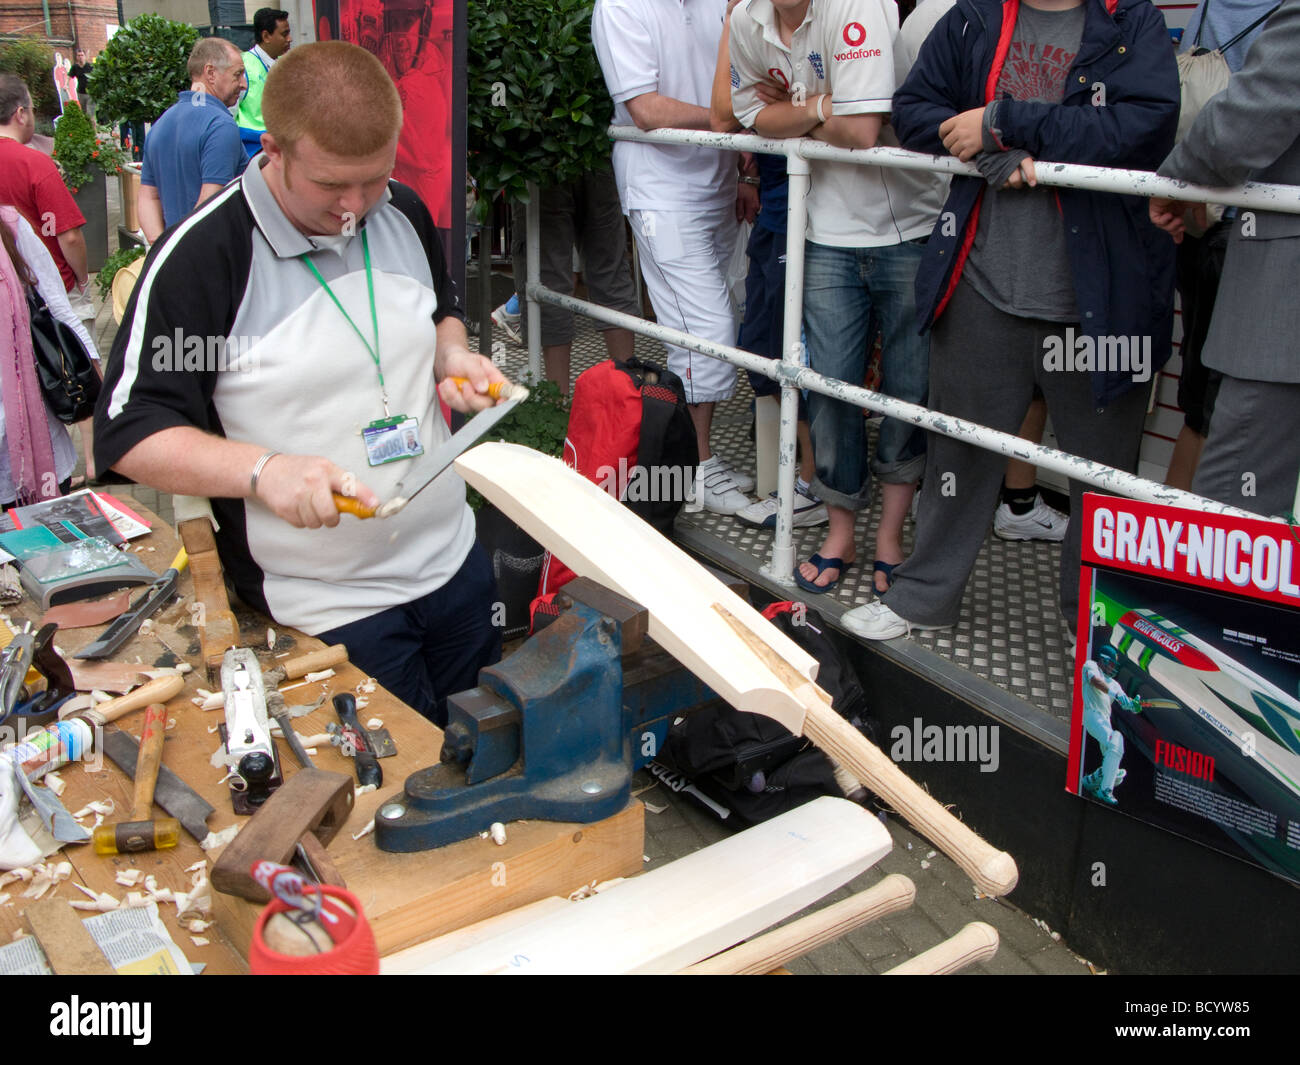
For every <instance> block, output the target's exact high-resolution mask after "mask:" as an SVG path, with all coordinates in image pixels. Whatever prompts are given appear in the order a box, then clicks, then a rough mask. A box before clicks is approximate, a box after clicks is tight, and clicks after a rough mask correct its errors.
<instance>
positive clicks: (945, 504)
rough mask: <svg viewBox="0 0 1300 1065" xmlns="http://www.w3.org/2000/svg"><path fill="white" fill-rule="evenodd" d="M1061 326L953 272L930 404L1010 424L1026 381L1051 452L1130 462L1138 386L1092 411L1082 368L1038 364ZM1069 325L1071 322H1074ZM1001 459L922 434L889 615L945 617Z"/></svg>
mask: <svg viewBox="0 0 1300 1065" xmlns="http://www.w3.org/2000/svg"><path fill="white" fill-rule="evenodd" d="M1065 328H1066V327H1065V326H1064V325H1061V324H1059V323H1056V322H1047V321H1042V320H1040V319H1034V318H1017V317H1015V316H1014V315H1010V314H1005V313H1003V312H1002V311H1000V310H998V309H997V308H996V307H994V306H993V305H992V304H991V303H989V302H988V300H986V299H984V297H983V296H981V295H980V294H979V293H978V292H976V291H975V290H974V289H973V288H971V286H970V285H969V284H967V283H966V282H964V281H963V282H960V283H959V284H958V286H957V290H956V291H955V292H954V293H953V296H952V299H951V300H950V301H949V303H948V306H947V308H946V309H945V311H944V313H943V314H942V315H941V316H940V318H939V320H938V322H937V323H935V326H934V329H933V333H932V337H931V341H930V406H931V407H932V408H933V409H935V410H938V411H942V412H943V413H945V414H951V415H954V416H955V417H958V418H962V419H966V420H969V421H973V422H978V423H980V424H981V425H987V426H988V427H989V428H991V429H999V430H1001V431H1002V432H1004V433H1016V432H1018V431H1019V429H1020V424H1021V422H1022V420H1023V419H1024V416H1025V411H1026V410H1027V409H1028V408H1029V403H1030V401H1031V400H1032V399H1033V394H1034V386H1035V385H1037V386H1038V387H1039V388H1040V389H1041V390H1042V393H1043V397H1044V398H1045V399H1046V400H1047V409H1048V412H1049V413H1050V414H1051V418H1052V426H1053V428H1054V429H1055V431H1056V438H1057V440H1058V441H1059V445H1060V447H1061V449H1062V450H1063V451H1068V452H1070V453H1071V454H1074V455H1082V456H1083V457H1084V458H1089V459H1093V460H1095V461H1097V462H1103V463H1105V464H1106V465H1108V466H1115V467H1117V468H1119V469H1121V470H1128V471H1132V470H1133V469H1134V468H1135V467H1136V465H1137V457H1138V447H1139V444H1140V442H1141V437H1142V422H1143V420H1144V418H1145V415H1146V399H1147V394H1148V391H1149V388H1150V386H1149V384H1141V385H1136V386H1135V387H1134V388H1132V389H1131V390H1130V391H1128V392H1126V393H1124V395H1122V396H1120V397H1119V398H1118V399H1116V400H1112V401H1111V403H1110V404H1109V405H1108V406H1107V407H1106V408H1105V409H1104V410H1098V409H1097V405H1096V403H1095V401H1094V400H1093V398H1092V385H1091V380H1090V374H1089V373H1088V372H1086V371H1085V372H1079V371H1065V370H1050V371H1049V370H1046V369H1044V366H1043V361H1044V354H1045V340H1046V338H1047V337H1049V336H1060V335H1061V333H1062V331H1063V330H1064V329H1065ZM1076 330H1077V327H1076ZM1006 465H1007V460H1006V458H1005V457H1004V456H1002V455H1000V454H997V453H996V452H992V451H985V450H984V449H983V448H978V447H974V446H972V445H968V444H963V443H959V442H958V441H956V440H954V439H952V438H951V437H948V436H943V435H941V434H938V433H933V434H931V436H930V444H929V451H928V453H927V457H926V463H925V480H924V482H923V484H922V488H921V502H920V509H919V510H918V512H917V516H916V547H915V549H914V550H913V551H912V555H911V557H910V558H909V559H908V560H907V561H906V562H904V563H903V564H902V565H901V566H899V567H898V569H897V571H895V574H894V585H893V587H892V588H891V589H890V590H889V593H888V594H887V595H886V596H885V597H884V598H885V602H886V603H887V604H888V605H889V607H890V609H892V610H893V611H894V612H895V613H896V614H898V615H899V617H902V618H906V619H907V620H908V621H914V622H917V623H918V624H922V625H951V624H955V623H956V621H957V619H958V617H959V616H960V614H961V597H962V593H963V592H964V591H965V588H966V580H967V578H968V577H969V576H970V572H971V569H972V567H973V566H974V565H975V559H976V556H977V555H978V554H979V550H980V546H981V545H982V544H983V543H984V537H985V535H986V534H987V533H988V529H989V523H990V522H991V521H992V519H993V513H994V511H995V510H996V509H997V505H998V491H999V489H1000V488H1001V486H1002V475H1003V472H1004V471H1005V469H1006ZM1083 491H1084V486H1083V485H1082V484H1080V483H1079V482H1077V481H1071V482H1070V512H1071V515H1072V516H1073V515H1078V514H1080V513H1081V512H1082V509H1083ZM1080 544H1081V535H1080V523H1079V522H1078V521H1077V520H1074V518H1073V517H1072V518H1071V521H1070V527H1069V529H1068V530H1067V532H1066V536H1065V543H1064V544H1063V545H1062V551H1061V570H1060V607H1061V610H1062V612H1063V613H1064V614H1065V616H1066V618H1067V619H1068V620H1069V622H1070V625H1071V627H1073V626H1074V625H1075V616H1076V614H1077V612H1078V605H1079V557H1080Z"/></svg>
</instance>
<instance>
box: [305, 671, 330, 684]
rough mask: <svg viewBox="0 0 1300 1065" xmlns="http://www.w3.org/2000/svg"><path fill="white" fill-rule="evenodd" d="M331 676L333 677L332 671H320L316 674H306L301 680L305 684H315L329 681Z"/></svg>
mask: <svg viewBox="0 0 1300 1065" xmlns="http://www.w3.org/2000/svg"><path fill="white" fill-rule="evenodd" d="M332 676H334V670H332V669H322V670H320V671H319V672H318V673H308V674H307V675H306V676H305V677H303V678H302V679H303V681H304V682H305V683H307V684H315V683H317V682H318V681H322V680H329V679H330V677H332Z"/></svg>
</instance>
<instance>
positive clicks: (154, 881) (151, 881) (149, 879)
mask: <svg viewBox="0 0 1300 1065" xmlns="http://www.w3.org/2000/svg"><path fill="white" fill-rule="evenodd" d="M144 889H145V890H146V891H147V892H149V894H151V895H153V894H156V893H157V891H158V878H157V877H156V876H153V875H152V874H150V875H149V876H146V877H145V878H144Z"/></svg>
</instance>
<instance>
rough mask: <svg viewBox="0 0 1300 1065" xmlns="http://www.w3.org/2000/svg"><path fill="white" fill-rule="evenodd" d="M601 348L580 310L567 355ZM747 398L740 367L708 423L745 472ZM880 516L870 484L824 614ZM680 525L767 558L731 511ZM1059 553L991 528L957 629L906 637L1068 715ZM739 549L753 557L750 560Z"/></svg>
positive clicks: (579, 357) (732, 558)
mask: <svg viewBox="0 0 1300 1065" xmlns="http://www.w3.org/2000/svg"><path fill="white" fill-rule="evenodd" d="M494 340H495V342H494V344H493V347H494V348H496V351H497V359H498V362H500V363H501V364H502V368H503V370H504V372H506V374H507V375H508V376H510V377H512V378H517V377H522V376H523V375H524V374H525V372H526V371H527V367H528V353H527V349H526V348H523V347H521V346H519V345H517V344H509V343H507V344H502V343H501V342H500V333H499V332H495V333H494ZM636 350H637V354H638V355H639V356H641V357H642V358H646V359H650V360H652V361H656V362H660V363H662V362H663V361H664V356H663V347H662V345H661V344H659V343H658V342H657V341H652V340H649V339H647V338H645V337H637V341H636ZM605 357H606V353H605V346H604V343H603V342H602V340H601V338H600V334H599V333H598V332H597V331H596V330H595V329H594V328H593V326H592V323H591V322H590V320H588V319H584V318H582V317H581V316H578V318H577V322H576V337H575V341H574V345H573V355H572V366H573V369H572V373H573V375H574V377H576V376H577V375H578V374H579V373H581V372H582V371H583V370H584V369H586V368H587V367H588V366H591V365H593V364H595V363H596V362H598V361H600V360H601V359H603V358H605ZM752 398H753V393H752V392H751V390H750V388H749V382H748V379H747V378H746V376H745V375H744V374H743V373H742V374H740V378H739V387H738V388H737V390H736V396H735V397H734V398H732V399H731V400H729V401H727V402H726V403H724V404H722V405H720V406H719V408H718V411H717V414H716V415H715V418H714V429H713V445H714V449H715V450H716V451H718V452H720V453H721V454H723V455H724V456H726V458H727V460H728V461H729V462H730V463H731V464H732V465H733V466H734V467H735V468H737V469H741V470H746V471H747V472H749V473H750V474H751V475H752V474H753V473H754V472H755V471H754V457H753V443H752V440H751V438H750V401H751V399H752ZM879 518H880V499H879V494H878V493H877V495H876V498H875V499H874V500H873V505H872V507H871V508H870V509H869V510H865V511H863V512H862V514H861V515H860V516H859V518H858V526H857V528H858V544H859V555H858V561H857V563H856V564H855V565H854V566H853V568H852V569H850V570H849V571H848V573H847V574H846V575H845V576H844V578H843V579H842V580H841V581H840V584H839V587H838V588H836V590H835V592H834V593H833V594H832V595H831V596H829V597H827V596H817V597H815V598H813V599H810V600H809V602H810V603H811V605H813V606H814V607H816V608H817V609H818V610H819V611H820V612H821V613H823V614H824V615H827V616H829V617H831V618H834V617H835V616H838V614H839V613H840V612H842V611H843V610H846V609H848V608H850V607H853V606H858V605H861V604H862V603H866V602H868V601H869V599H870V598H871V597H872V595H873V594H874V592H873V587H872V581H871V572H870V560H869V559H867V558H866V555H865V550H866V549H865V545H866V544H868V543H869V542H870V531H871V529H873V528H874V527H875V523H876V522H878V521H879ZM678 528H679V529H682V530H683V531H689V532H690V533H691V539H692V548H693V549H694V550H697V551H699V552H700V553H702V554H704V555H706V556H707V555H709V554H710V549H709V545H710V544H716V545H717V548H718V550H719V552H720V553H725V556H726V561H727V563H728V568H731V569H735V568H736V565H735V563H736V562H737V560H739V561H740V568H741V569H742V570H744V573H743V576H745V577H747V578H749V579H754V578H756V577H757V576H758V574H759V569H760V567H762V566H764V565H766V564H767V563H768V561H769V560H770V558H771V542H772V536H773V533H772V532H770V531H768V530H764V529H758V528H755V527H754V526H752V525H747V524H745V523H744V522H742V521H739V520H738V519H736V518H731V517H724V516H721V515H716V514H708V513H698V514H683V515H681V516H680V517H679V518H678ZM824 532H825V527H824V526H813V527H810V528H800V529H795V531H794V533H795V548H796V554H797V556H798V557H799V558H806V557H807V556H808V555H810V554H812V553H813V552H814V551H816V550H817V548H818V547H819V546H820V545H821V540H822V537H823V535H824ZM911 547H912V528H911V521H910V519H909V521H908V525H907V527H906V529H905V531H904V548H905V549H906V550H908V551H910V550H911ZM1059 555H1060V551H1059V549H1058V548H1057V546H1056V545H1055V544H1048V543H1041V542H1030V543H1012V542H1006V541H1003V540H999V539H998V538H997V537H995V536H993V534H992V531H991V530H990V532H989V535H988V538H987V539H986V540H985V543H984V547H983V549H982V550H981V551H980V555H979V559H978V561H977V562H976V564H975V570H974V572H973V573H972V574H971V579H970V581H969V583H968V584H967V586H966V594H965V597H964V598H963V600H962V616H961V622H960V624H959V625H958V626H957V628H956V629H955V630H953V629H949V630H941V631H937V632H924V633H918V634H916V635H915V636H913V637H910V640H911V641H912V642H914V643H915V644H917V645H919V646H920V647H922V648H925V649H927V650H929V651H931V652H933V653H935V654H937V655H939V656H941V657H942V658H944V659H946V660H948V661H949V662H951V663H952V664H953V665H955V666H958V667H960V668H961V669H965V670H968V671H969V672H970V673H972V674H975V675H976V676H979V677H982V678H983V679H985V680H987V681H989V682H991V683H993V684H994V685H996V686H997V687H999V688H1001V689H1002V690H1003V691H1005V692H1006V693H1008V694H1009V695H1011V696H1013V697H1015V698H1018V699H1021V700H1024V702H1026V703H1029V704H1030V705H1031V706H1033V707H1035V708H1037V709H1038V710H1040V711H1043V712H1045V713H1046V714H1048V715H1049V716H1050V717H1052V718H1054V719H1055V720H1056V721H1058V722H1062V723H1065V724H1068V722H1069V718H1070V699H1071V673H1072V658H1071V656H1070V653H1069V647H1068V645H1067V643H1066V642H1065V635H1064V633H1063V631H1062V625H1061V620H1060V616H1059V613H1058V610H1057V605H1056V604H1057V591H1056V588H1057V564H1058V559H1059ZM745 559H748V560H750V561H749V563H748V565H746V563H745V561H744V560H745ZM715 561H718V562H721V561H722V560H721V559H715ZM790 595H791V597H792V598H793V597H800V596H803V595H804V593H803V592H801V591H800V590H799V589H798V588H796V587H795V586H794V585H793V584H791V585H790ZM894 642H896V643H900V642H903V641H901V640H900V641H894Z"/></svg>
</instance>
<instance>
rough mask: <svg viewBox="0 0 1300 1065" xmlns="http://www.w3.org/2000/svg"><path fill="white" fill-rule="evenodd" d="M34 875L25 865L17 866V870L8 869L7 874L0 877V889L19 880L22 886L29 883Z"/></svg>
mask: <svg viewBox="0 0 1300 1065" xmlns="http://www.w3.org/2000/svg"><path fill="white" fill-rule="evenodd" d="M35 875H36V874H35V873H33V872H32V871H31V870H30V869H28V868H27V866H25V865H23V866H19V867H18V868H17V869H10V870H9V872H7V873H5V874H4V875H2V876H0V887H4V886H5V885H6V884H12V883H13V882H14V881H15V880H20V881H22V882H23V883H24V884H27V883H30V882H31V879H32V877H33V876H35Z"/></svg>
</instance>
